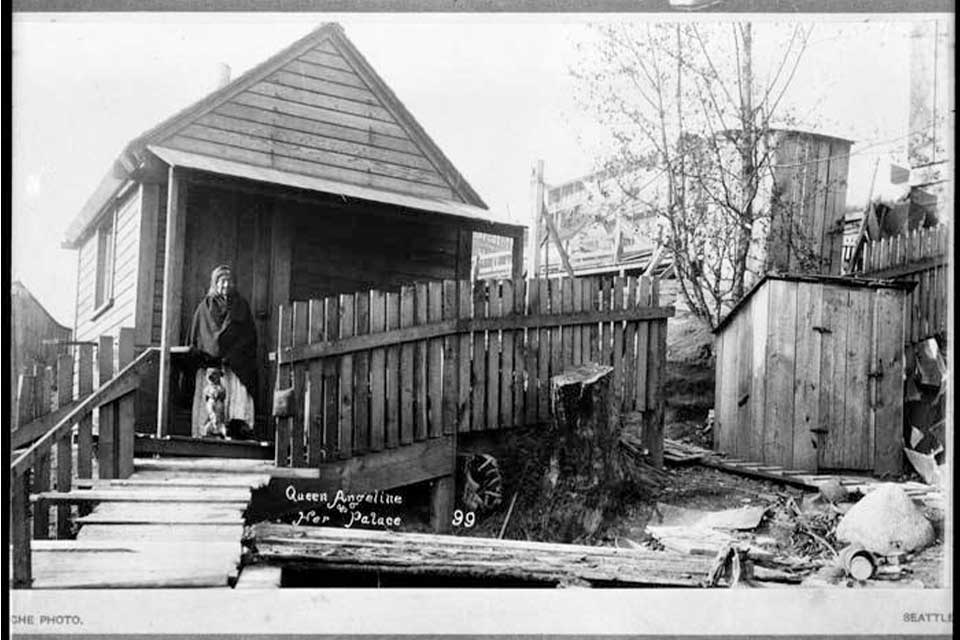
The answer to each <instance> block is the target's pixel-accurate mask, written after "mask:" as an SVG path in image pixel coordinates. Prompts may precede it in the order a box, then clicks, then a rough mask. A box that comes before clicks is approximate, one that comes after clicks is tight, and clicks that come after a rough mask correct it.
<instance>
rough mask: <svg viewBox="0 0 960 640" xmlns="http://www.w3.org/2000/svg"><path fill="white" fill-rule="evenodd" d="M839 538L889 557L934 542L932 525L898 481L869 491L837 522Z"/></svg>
mask: <svg viewBox="0 0 960 640" xmlns="http://www.w3.org/2000/svg"><path fill="white" fill-rule="evenodd" d="M837 539H838V540H841V541H843V542H849V543H851V544H859V545H861V546H862V547H863V548H864V549H866V550H867V551H872V552H873V553H876V554H879V555H884V556H890V555H896V554H900V553H906V552H908V551H914V550H916V549H922V548H924V547H926V546H928V545H930V544H931V543H932V542H933V541H934V532H933V525H932V524H930V521H929V520H927V518H926V517H924V515H923V513H921V511H920V509H918V508H917V506H916V505H915V504H914V503H913V500H911V499H910V496H908V495H907V494H906V492H904V490H903V489H902V488H900V487H899V486H898V485H896V484H883V485H880V486H879V487H877V488H876V489H874V490H872V491H871V492H870V493H868V494H867V495H866V496H865V497H864V498H863V499H862V500H860V502H858V503H857V504H855V505H853V507H852V508H851V509H850V511H848V512H847V514H846V515H845V516H843V518H842V519H841V520H840V524H839V525H837Z"/></svg>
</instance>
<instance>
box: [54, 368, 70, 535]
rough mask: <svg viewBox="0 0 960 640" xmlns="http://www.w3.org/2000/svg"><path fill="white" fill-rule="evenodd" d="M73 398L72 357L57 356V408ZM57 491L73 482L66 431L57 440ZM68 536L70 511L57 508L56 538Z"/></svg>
mask: <svg viewBox="0 0 960 640" xmlns="http://www.w3.org/2000/svg"><path fill="white" fill-rule="evenodd" d="M72 397H73V356H72V355H69V354H61V355H59V356H57V407H65V406H68V405H70V404H71V399H72ZM56 460H57V478H56V488H57V491H69V490H70V489H71V486H72V485H71V483H72V481H73V432H72V430H70V431H66V432H65V433H64V434H63V435H62V436H60V437H59V438H58V439H57V443H56ZM69 535H70V509H69V508H65V507H57V538H66V537H69Z"/></svg>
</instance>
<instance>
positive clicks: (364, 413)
mask: <svg viewBox="0 0 960 640" xmlns="http://www.w3.org/2000/svg"><path fill="white" fill-rule="evenodd" d="M355 304H356V307H355V309H354V318H355V320H356V331H355V333H356V335H367V334H368V333H370V292H369V291H360V292H357V294H356V303H355ZM369 448H370V352H369V351H360V352H358V353H356V354H355V355H354V356H353V450H354V452H364V451H367V450H368V449H369Z"/></svg>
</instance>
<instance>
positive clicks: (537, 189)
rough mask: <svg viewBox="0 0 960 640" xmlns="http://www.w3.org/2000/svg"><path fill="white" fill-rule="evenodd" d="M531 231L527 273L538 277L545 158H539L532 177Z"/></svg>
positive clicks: (532, 276)
mask: <svg viewBox="0 0 960 640" xmlns="http://www.w3.org/2000/svg"><path fill="white" fill-rule="evenodd" d="M530 199H531V201H532V202H531V204H530V233H529V234H527V235H528V241H529V242H530V249H529V251H528V253H527V260H529V261H530V265H529V267H528V268H527V275H528V276H529V277H531V278H536V277H537V275H538V274H539V273H540V236H541V235H542V231H541V223H542V220H543V160H537V164H536V166H535V167H534V169H533V173H532V175H531V177H530Z"/></svg>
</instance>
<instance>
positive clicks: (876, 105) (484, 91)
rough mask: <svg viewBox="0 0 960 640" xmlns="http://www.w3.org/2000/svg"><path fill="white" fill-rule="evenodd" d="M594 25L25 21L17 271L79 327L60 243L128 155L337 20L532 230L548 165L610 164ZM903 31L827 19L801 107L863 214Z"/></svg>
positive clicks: (16, 69) (69, 254)
mask: <svg viewBox="0 0 960 640" xmlns="http://www.w3.org/2000/svg"><path fill="white" fill-rule="evenodd" d="M671 17H672V16H671ZM598 18H599V19H604V20H611V19H614V20H616V19H631V20H637V19H651V18H649V17H640V16H628V17H616V16H603V17H602V18H600V17H598ZM598 18H592V19H594V20H595V19H598ZM589 19H591V18H590V17H588V16H577V15H568V16H551V15H549V14H544V15H537V16H523V15H507V16H483V15H475V14H474V15H439V16H418V15H416V14H404V15H392V16H378V15H362V16H356V15H332V14H327V15H317V14H296V15H291V14H280V15H271V14H257V15H241V14H191V15H184V14H165V15H158V14H137V15H130V14H126V15H125V14H114V15H106V14H99V15H98V14H87V15H40V14H33V15H31V14H19V15H17V16H15V18H14V23H13V82H12V85H13V92H12V104H13V132H12V135H13V138H12V146H13V164H12V180H11V184H12V188H13V194H12V198H13V212H12V213H13V215H12V227H11V233H12V243H11V246H12V256H11V258H12V266H13V277H14V278H15V279H16V278H19V279H20V280H22V281H23V282H24V284H26V286H27V287H28V288H29V289H30V290H31V291H32V292H33V293H34V295H36V296H37V298H38V299H39V300H40V301H41V303H42V304H44V305H45V306H46V307H47V309H48V310H49V311H50V312H51V313H52V314H53V315H54V317H56V318H57V319H58V320H59V321H60V322H62V323H63V324H66V325H68V326H72V325H73V320H74V311H73V307H74V298H75V295H76V294H75V280H76V253H75V252H74V251H69V250H65V249H62V248H60V243H61V241H62V237H63V233H64V232H65V231H66V229H67V227H68V226H69V223H70V221H71V220H72V218H73V217H74V216H75V215H76V214H77V213H78V212H79V211H80V209H81V207H82V206H83V204H84V202H85V201H86V199H87V198H88V197H89V196H90V194H91V193H92V192H93V190H94V188H95V187H96V185H97V184H98V183H99V181H100V178H101V177H102V176H103V174H104V173H105V172H106V170H107V169H108V168H109V167H110V165H111V163H112V161H113V160H114V158H116V156H117V154H118V153H119V152H120V150H121V149H122V148H123V146H124V145H125V144H126V143H127V142H128V141H130V140H131V139H133V138H134V137H136V136H137V135H138V134H140V133H142V132H143V131H145V130H147V129H149V128H150V127H151V126H153V125H154V124H156V123H158V122H159V121H161V120H163V119H164V118H166V117H168V116H169V115H171V114H172V113H174V112H176V111H178V110H180V109H182V108H183V107H186V106H188V105H189V104H191V103H192V102H194V101H196V100H198V99H200V98H202V97H203V96H205V95H206V94H207V93H209V92H210V91H212V90H213V89H214V88H215V85H216V81H217V78H218V73H219V70H218V67H219V65H220V64H221V63H225V64H227V65H229V66H230V68H231V70H232V73H233V76H234V77H236V76H237V75H240V74H241V73H243V72H244V71H246V70H247V69H249V68H250V67H252V66H253V65H255V64H257V63H259V62H261V61H262V60H264V59H265V58H267V57H269V56H270V55H272V54H273V53H275V52H277V51H278V50H280V49H282V48H283V47H285V46H286V45H288V44H290V43H291V42H293V41H294V40H296V39H297V38H299V37H301V36H303V35H304V34H306V33H307V32H308V31H310V30H311V29H313V28H315V27H316V26H317V25H319V24H320V23H322V22H326V21H337V22H340V24H342V25H343V27H344V29H345V31H346V34H347V37H349V38H350V39H351V40H352V41H353V42H354V44H355V45H356V46H357V48H358V49H359V50H360V51H361V52H362V53H363V54H364V55H365V56H366V57H367V59H368V60H369V62H370V63H371V64H372V66H373V67H374V69H376V70H377V72H378V73H379V74H380V75H381V76H382V77H383V78H384V80H385V81H386V83H387V84H388V85H389V86H390V87H391V88H392V89H393V90H394V92H395V93H396V94H397V96H398V97H399V98H400V100H401V101H402V102H403V103H404V104H405V105H406V107H407V108H408V109H409V111H410V112H411V113H412V114H413V115H414V117H415V118H417V120H418V121H419V122H420V124H421V125H422V126H423V127H424V129H425V130H426V131H427V133H428V134H429V135H430V136H431V137H432V138H433V140H434V141H435V142H436V143H437V144H438V145H439V147H440V148H441V149H442V150H443V151H444V153H445V154H446V155H447V156H448V157H449V158H450V159H451V161H452V162H453V164H454V165H455V166H457V168H458V169H459V170H460V172H461V173H462V174H463V175H464V177H465V178H466V179H467V181H468V182H470V183H471V185H472V186H473V187H474V188H475V189H476V190H477V191H478V192H479V194H480V195H481V197H483V198H484V200H485V201H486V203H487V204H488V206H489V207H490V208H491V209H492V210H495V211H496V212H497V213H499V214H500V215H502V216H505V217H507V218H510V219H513V220H515V221H517V222H521V223H526V222H527V219H528V218H529V211H530V201H529V199H530V186H529V184H530V183H529V181H530V172H531V167H532V166H533V164H534V163H535V162H536V160H537V159H543V160H544V163H545V176H546V181H547V182H548V183H550V182H553V183H557V182H562V181H565V180H569V179H572V178H575V177H577V176H579V175H583V174H586V173H589V172H591V171H593V170H594V169H595V168H596V166H598V163H599V158H598V154H599V153H600V152H601V151H602V148H603V145H602V144H601V143H600V142H599V141H600V140H602V137H603V135H602V131H601V130H599V129H598V128H597V125H596V124H595V123H593V122H592V121H591V120H589V119H588V118H587V117H586V115H585V114H584V113H582V111H581V110H580V109H579V108H578V107H577V105H576V103H575V100H574V99H573V94H574V80H573V79H572V78H571V76H570V73H569V69H570V67H571V66H573V65H575V64H576V62H577V58H576V48H575V46H576V43H577V42H579V41H582V40H584V39H585V38H589V31H588V27H587V21H588V20H589ZM713 19H718V18H713ZM809 19H810V18H808V20H809ZM897 20H898V21H897V22H890V21H889V20H874V21H866V22H865V21H864V19H863V18H862V17H859V18H857V19H856V21H855V22H854V21H850V20H839V21H838V20H837V18H831V19H830V21H829V22H823V23H818V24H817V26H816V28H815V30H814V33H813V36H812V38H811V43H810V46H809V48H808V50H807V52H806V54H805V58H804V61H803V63H802V65H801V67H800V69H799V71H798V73H797V76H796V78H795V80H794V82H793V85H792V89H791V92H790V93H789V94H788V96H787V98H786V99H787V100H789V101H790V102H791V103H792V104H793V105H794V106H795V107H796V108H797V109H798V110H799V111H800V112H802V113H806V114H811V115H812V114H815V115H816V117H815V118H814V120H815V121H816V122H818V123H820V124H821V125H822V127H823V128H824V129H825V130H824V132H825V133H829V134H833V135H838V136H842V137H847V138H851V139H853V140H855V141H857V142H858V144H857V145H855V146H854V149H853V153H854V157H853V158H852V159H851V174H850V186H849V189H848V204H857V203H859V204H863V203H864V202H865V200H866V198H867V191H868V190H869V182H870V176H871V174H872V170H873V167H874V163H875V162H876V161H877V159H878V158H880V159H882V160H883V161H884V162H886V161H887V160H889V159H890V158H891V157H893V156H894V155H895V154H896V153H898V152H899V151H902V146H903V144H902V143H903V139H904V136H905V134H906V131H907V107H908V102H907V98H908V87H909V60H908V57H909V40H908V37H907V36H908V34H909V28H910V23H909V19H904V18H897ZM781 21H782V18H781ZM754 22H755V27H754V33H755V35H756V34H762V33H763V31H764V28H765V24H764V23H765V21H764V20H763V19H762V18H759V17H758V18H756V19H755V20H754ZM766 22H767V23H768V24H767V25H766V26H769V27H770V28H769V30H768V31H769V32H770V33H772V34H775V33H777V29H776V25H773V24H770V23H769V21H766ZM756 38H757V44H756V47H757V49H758V51H757V52H756V57H757V59H758V60H767V59H773V58H775V54H776V52H777V50H778V47H780V46H781V43H780V42H778V41H777V40H776V37H768V38H766V39H764V37H763V36H762V35H756ZM858 149H859V151H858ZM884 166H885V165H884ZM882 172H883V170H881V173H882ZM883 179H884V178H883V176H882V175H881V177H880V179H879V180H880V183H881V184H880V185H879V188H880V189H881V190H882V189H883V188H884V186H883V184H882V183H883Z"/></svg>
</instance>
